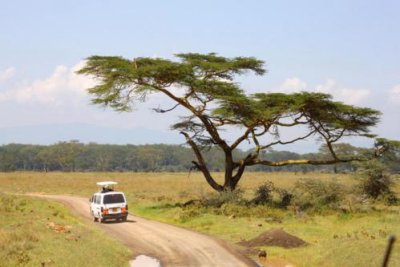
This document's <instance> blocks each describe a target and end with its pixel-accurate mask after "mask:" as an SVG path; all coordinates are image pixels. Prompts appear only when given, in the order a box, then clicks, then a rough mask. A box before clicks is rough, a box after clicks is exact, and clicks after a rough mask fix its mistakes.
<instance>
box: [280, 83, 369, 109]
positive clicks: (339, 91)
mask: <svg viewBox="0 0 400 267" xmlns="http://www.w3.org/2000/svg"><path fill="white" fill-rule="evenodd" d="M275 91H279V92H283V93H295V92H301V91H308V92H320V93H326V94H330V95H332V96H333V98H334V99H335V100H339V101H343V102H345V103H347V104H359V103H362V102H363V101H364V100H366V99H367V98H368V96H369V95H370V93H371V92H370V90H368V89H359V88H346V87H340V86H338V85H337V83H336V81H335V80H333V79H328V80H326V82H325V83H323V84H318V85H317V86H315V87H312V88H311V89H310V88H307V83H306V82H305V81H302V80H301V79H299V78H296V77H294V78H289V79H286V80H285V81H284V82H283V83H282V84H281V85H280V86H279V87H278V89H277V90H275Z"/></svg>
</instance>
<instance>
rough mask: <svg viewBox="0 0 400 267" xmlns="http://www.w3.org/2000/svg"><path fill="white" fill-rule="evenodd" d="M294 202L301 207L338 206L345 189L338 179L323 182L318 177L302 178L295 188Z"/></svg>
mask: <svg viewBox="0 0 400 267" xmlns="http://www.w3.org/2000/svg"><path fill="white" fill-rule="evenodd" d="M293 193H294V194H293V199H294V204H295V205H296V206H299V207H300V208H301V209H309V208H316V209H320V208H323V207H331V208H337V207H338V206H339V202H340V201H341V200H342V199H343V197H344V195H345V189H344V187H343V186H342V185H340V184H339V183H338V182H337V181H335V180H332V181H330V182H322V181H321V180H317V179H300V180H298V181H297V182H296V183H295V185H294V189H293Z"/></svg>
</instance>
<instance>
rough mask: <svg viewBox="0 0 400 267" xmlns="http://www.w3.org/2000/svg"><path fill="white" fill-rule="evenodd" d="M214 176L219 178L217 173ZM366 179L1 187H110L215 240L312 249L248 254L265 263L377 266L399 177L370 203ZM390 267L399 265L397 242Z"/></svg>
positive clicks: (79, 190)
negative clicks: (283, 239)
mask: <svg viewBox="0 0 400 267" xmlns="http://www.w3.org/2000/svg"><path fill="white" fill-rule="evenodd" d="M360 168H361V167H360ZM377 173H378V175H377V176H376V178H377V180H379V181H381V178H382V176H381V174H383V175H386V173H385V172H383V173H379V172H377ZM213 175H214V176H215V177H217V179H221V180H222V179H223V174H222V173H213ZM363 175H365V174H360V176H354V175H350V174H332V173H330V174H328V173H302V172H299V173H257V172H250V173H246V174H245V177H244V179H243V181H242V184H241V187H240V188H239V189H238V190H236V191H234V192H225V193H222V194H220V193H217V192H214V191H213V190H212V189H211V188H209V186H208V185H207V184H206V183H204V182H203V179H204V178H203V177H202V176H201V174H200V173H197V172H194V173H192V174H190V176H188V173H57V172H49V173H32V172H11V173H0V182H1V184H2V191H6V192H10V193H24V192H43V193H47V194H71V195H80V196H84V197H88V196H90V195H91V194H92V193H93V192H94V191H95V190H96V189H97V188H96V186H95V182H97V181H100V180H113V181H117V182H119V186H118V188H119V189H121V190H123V191H124V192H125V193H126V194H127V197H128V201H129V205H130V209H131V212H133V213H134V214H136V215H140V216H143V217H147V218H150V219H155V220H159V221H163V222H167V223H171V224H175V225H179V226H181V227H185V228H189V229H194V230H197V231H200V232H203V233H207V234H210V235H215V236H218V237H220V238H222V239H225V240H227V241H228V242H230V243H232V244H236V243H238V242H240V241H243V240H249V239H252V238H254V237H256V236H258V235H259V234H261V233H263V232H265V231H267V230H269V229H283V230H284V231H286V232H288V233H290V234H292V235H295V236H297V237H299V238H301V239H303V240H304V241H306V242H307V243H308V244H309V245H308V246H305V247H299V248H292V249H285V248H280V247H263V246H261V247H256V248H252V250H249V252H250V253H251V254H252V255H255V254H256V251H257V250H258V249H265V250H266V251H267V252H268V257H269V258H272V259H273V258H279V259H284V260H286V261H288V262H291V263H294V264H295V265H296V266H379V265H380V264H381V261H382V259H383V254H384V251H385V247H386V242H387V238H388V236H389V235H390V234H396V235H397V236H400V228H399V227H398V222H399V221H400V206H399V202H398V200H397V198H393V196H395V197H398V196H399V195H400V177H399V176H395V175H391V176H390V180H388V181H389V182H390V183H389V184H388V186H389V187H388V188H389V189H390V190H386V189H385V190H383V191H382V192H383V193H382V194H381V195H379V196H378V197H376V198H375V197H373V196H371V195H368V194H367V192H366V191H365V186H364V185H365V182H366V181H368V179H367V178H365V176H363ZM368 177H370V176H368ZM372 181H375V180H374V179H372ZM384 181H386V180H384ZM373 184H374V183H373ZM378 184H379V185H380V183H378ZM367 188H368V187H367ZM383 188H384V187H383ZM388 196H391V197H388ZM51 205H53V204H51ZM49 212H50V211H49ZM9 224H11V222H9ZM5 225H7V224H5ZM44 225H46V222H44ZM390 264H391V265H389V266H397V265H400V246H399V243H398V242H397V243H396V244H395V247H394V251H393V253H392V257H391V261H390Z"/></svg>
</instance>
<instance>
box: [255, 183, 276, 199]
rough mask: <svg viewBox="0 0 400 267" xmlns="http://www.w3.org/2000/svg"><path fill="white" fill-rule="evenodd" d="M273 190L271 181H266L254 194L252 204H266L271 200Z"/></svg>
mask: <svg viewBox="0 0 400 267" xmlns="http://www.w3.org/2000/svg"><path fill="white" fill-rule="evenodd" d="M274 190H275V186H274V184H273V183H272V182H271V181H267V182H265V183H264V184H262V185H260V186H259V187H258V188H257V189H256V192H255V197H254V199H253V200H252V202H253V203H254V204H257V205H259V204H264V205H265V204H268V203H271V200H272V192H273V191H274Z"/></svg>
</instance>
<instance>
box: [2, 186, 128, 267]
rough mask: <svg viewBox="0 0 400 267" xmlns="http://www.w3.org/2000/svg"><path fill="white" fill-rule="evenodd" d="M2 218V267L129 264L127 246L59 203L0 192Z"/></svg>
mask: <svg viewBox="0 0 400 267" xmlns="http://www.w3.org/2000/svg"><path fill="white" fill-rule="evenodd" d="M0 218H1V220H0V266H4V267H8V266H128V261H129V260H130V256H131V252H130V251H129V250H128V249H126V248H125V247H124V246H122V245H121V244H119V243H118V242H116V241H114V240H112V239H111V238H110V237H108V236H107V235H104V234H103V233H102V232H101V231H100V230H98V229H96V228H93V227H90V226H88V225H86V224H83V223H82V222H80V220H79V219H77V218H76V217H75V216H72V215H71V213H70V211H69V210H68V209H67V208H66V207H64V206H63V205H61V204H59V203H55V202H50V201H47V200H41V199H36V198H31V197H24V196H15V195H9V194H4V193H0Z"/></svg>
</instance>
